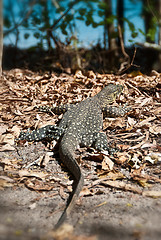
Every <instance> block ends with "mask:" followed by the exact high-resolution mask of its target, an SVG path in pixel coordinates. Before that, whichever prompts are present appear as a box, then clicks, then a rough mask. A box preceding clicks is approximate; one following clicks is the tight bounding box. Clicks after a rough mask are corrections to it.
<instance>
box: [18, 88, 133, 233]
mask: <svg viewBox="0 0 161 240" xmlns="http://www.w3.org/2000/svg"><path fill="white" fill-rule="evenodd" d="M122 90H123V86H122V85H114V84H109V85H107V86H106V87H104V88H103V89H102V90H101V91H100V92H99V93H98V94H97V95H95V96H93V97H89V98H87V99H85V100H84V101H81V102H79V103H76V104H66V105H60V106H58V107H54V106H53V107H49V106H40V107H36V108H38V110H40V111H44V112H51V111H52V112H53V113H56V114H58V113H59V114H60V113H64V115H63V118H62V120H61V121H60V123H59V125H58V126H56V125H47V126H45V127H42V128H39V129H37V130H34V131H31V132H29V131H28V132H21V134H20V136H19V138H18V140H23V139H26V140H27V141H40V140H44V139H45V140H47V141H51V140H57V141H58V140H59V141H60V142H59V155H60V159H61V161H62V162H63V163H64V165H65V166H66V167H67V169H68V170H69V171H70V172H71V174H72V175H73V177H74V183H75V184H74V187H73V192H72V194H71V196H70V197H69V199H68V202H67V205H66V208H65V210H64V212H63V213H62V215H61V217H60V219H59V220H58V223H57V224H56V228H58V227H59V226H60V225H61V224H62V223H63V222H64V220H65V219H66V217H67V216H68V215H69V213H70V211H71V209H72V207H73V204H74V202H75V200H76V199H77V198H78V195H79V193H80V191H81V189H82V187H83V183H84V178H83V174H82V172H81V169H80V167H79V165H78V163H77V161H76V159H75V150H76V149H78V147H82V146H85V147H90V146H93V147H94V148H95V149H97V150H99V151H101V150H108V151H109V152H112V151H113V150H112V149H111V148H110V147H109V146H108V141H107V136H106V134H105V133H103V132H101V130H102V127H103V116H104V117H117V116H124V115H125V113H126V112H128V111H129V108H127V107H116V106H110V105H109V104H111V103H113V102H114V101H115V99H116V97H117V96H118V95H119V94H120V93H121V92H122ZM102 113H103V116H102Z"/></svg>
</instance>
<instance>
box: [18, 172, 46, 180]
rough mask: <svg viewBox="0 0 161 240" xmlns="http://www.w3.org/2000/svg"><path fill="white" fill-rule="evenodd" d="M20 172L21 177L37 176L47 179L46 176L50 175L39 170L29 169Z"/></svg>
mask: <svg viewBox="0 0 161 240" xmlns="http://www.w3.org/2000/svg"><path fill="white" fill-rule="evenodd" d="M18 174H19V176H20V178H22V177H36V178H40V179H42V180H43V179H45V177H47V176H48V174H47V173H43V172H37V171H32V172H30V171H28V170H19V171H18Z"/></svg>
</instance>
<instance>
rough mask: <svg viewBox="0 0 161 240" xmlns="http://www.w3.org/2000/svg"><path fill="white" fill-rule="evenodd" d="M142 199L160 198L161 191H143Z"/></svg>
mask: <svg viewBox="0 0 161 240" xmlns="http://www.w3.org/2000/svg"><path fill="white" fill-rule="evenodd" d="M142 194H143V196H144V197H151V198H161V191H143V193H142Z"/></svg>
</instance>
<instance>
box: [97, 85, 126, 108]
mask: <svg viewBox="0 0 161 240" xmlns="http://www.w3.org/2000/svg"><path fill="white" fill-rule="evenodd" d="M122 90H123V86H122V85H119V84H118V85H114V84H111V83H110V84H109V85H108V86H106V87H104V88H103V89H102V90H101V91H100V92H99V93H98V94H97V95H96V96H97V97H98V98H99V100H100V103H101V106H103V107H105V106H107V105H109V104H111V103H113V102H114V101H115V99H116V97H117V96H118V95H119V94H120V93H121V92H122Z"/></svg>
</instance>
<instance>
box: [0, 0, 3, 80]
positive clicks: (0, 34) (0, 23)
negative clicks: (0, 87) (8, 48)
mask: <svg viewBox="0 0 161 240" xmlns="http://www.w3.org/2000/svg"><path fill="white" fill-rule="evenodd" d="M2 8H3V3H2V0H0V76H1V75H2V54H3V11H2Z"/></svg>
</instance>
